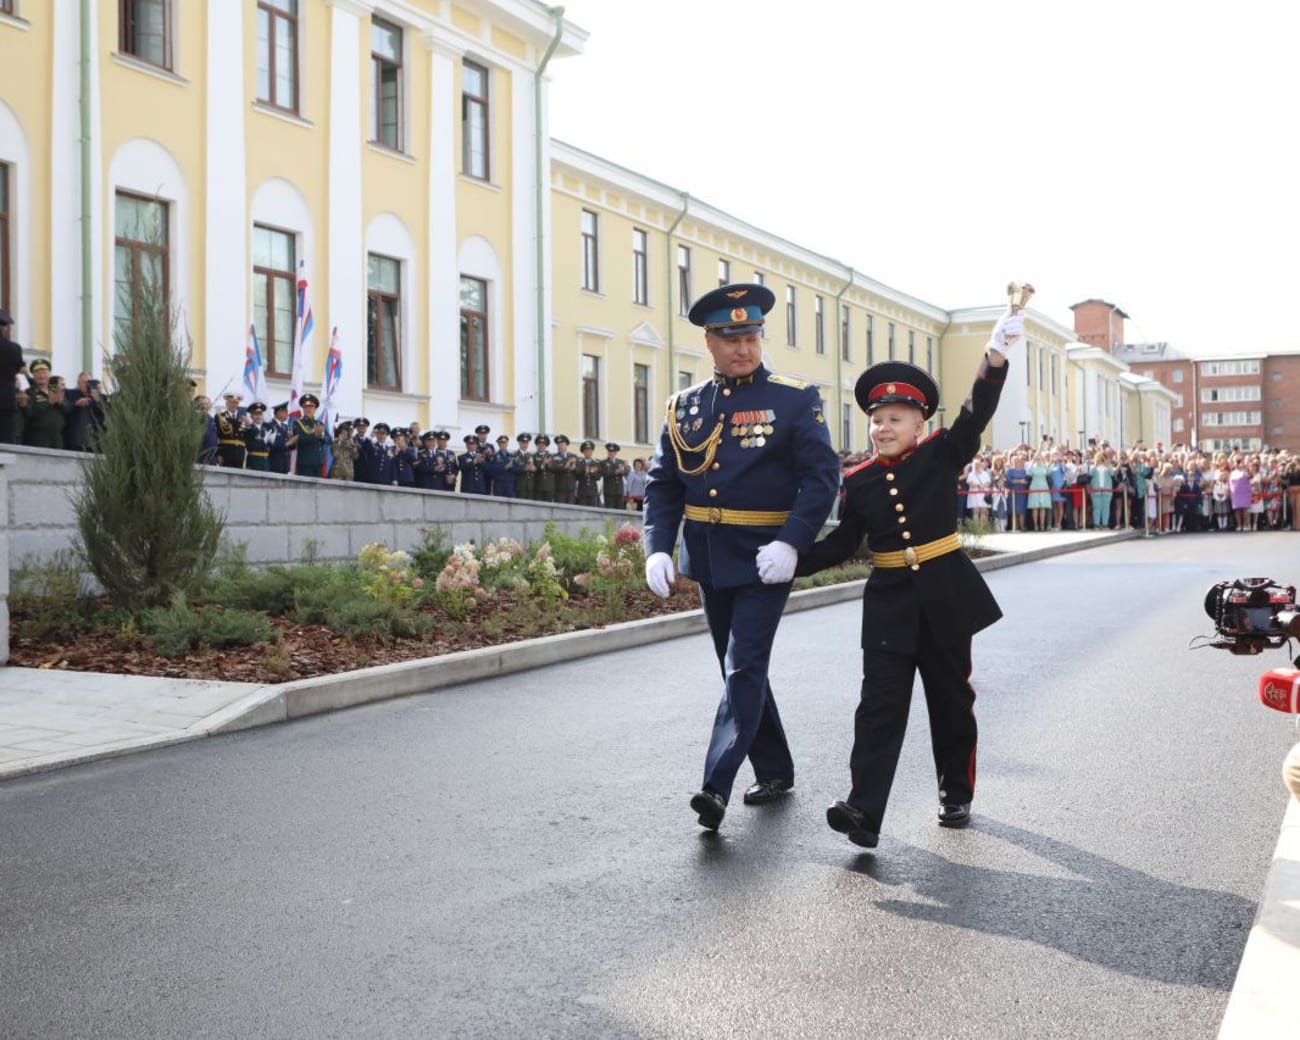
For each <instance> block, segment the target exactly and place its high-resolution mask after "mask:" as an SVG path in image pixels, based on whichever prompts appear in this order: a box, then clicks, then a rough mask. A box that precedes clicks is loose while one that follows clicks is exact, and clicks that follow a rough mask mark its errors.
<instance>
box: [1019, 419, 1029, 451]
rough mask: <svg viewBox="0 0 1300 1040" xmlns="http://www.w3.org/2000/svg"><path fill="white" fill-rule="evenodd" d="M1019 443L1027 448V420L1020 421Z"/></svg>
mask: <svg viewBox="0 0 1300 1040" xmlns="http://www.w3.org/2000/svg"><path fill="white" fill-rule="evenodd" d="M1020 443H1021V444H1023V445H1024V446H1025V447H1026V448H1027V447H1029V420H1028V419H1021V420H1020Z"/></svg>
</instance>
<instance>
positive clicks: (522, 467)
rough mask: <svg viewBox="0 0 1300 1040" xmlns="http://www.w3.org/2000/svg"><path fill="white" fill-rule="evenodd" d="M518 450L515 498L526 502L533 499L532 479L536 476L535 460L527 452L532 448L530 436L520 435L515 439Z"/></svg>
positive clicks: (516, 453)
mask: <svg viewBox="0 0 1300 1040" xmlns="http://www.w3.org/2000/svg"><path fill="white" fill-rule="evenodd" d="M515 443H516V444H518V445H519V450H518V451H517V452H515V455H516V456H517V457H518V459H519V472H517V473H516V474H515V498H518V499H524V500H528V499H531V498H532V497H533V477H534V475H535V474H536V472H537V470H536V462H537V459H536V458H535V457H534V455H533V453H532V452H531V451H530V450H529V448H531V447H532V443H533V437H532V434H528V433H521V434H519V435H518V436H517V437H515Z"/></svg>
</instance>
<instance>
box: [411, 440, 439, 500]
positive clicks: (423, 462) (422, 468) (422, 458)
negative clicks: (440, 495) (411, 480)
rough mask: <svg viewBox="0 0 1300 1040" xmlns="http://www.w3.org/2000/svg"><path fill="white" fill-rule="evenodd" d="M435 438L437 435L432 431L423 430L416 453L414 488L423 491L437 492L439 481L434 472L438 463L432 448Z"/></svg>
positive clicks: (435, 449) (435, 451)
mask: <svg viewBox="0 0 1300 1040" xmlns="http://www.w3.org/2000/svg"><path fill="white" fill-rule="evenodd" d="M436 437H437V434H436V433H435V432H434V431H433V430H425V431H424V432H423V433H422V434H420V448H419V451H417V452H416V457H415V486H416V487H418V488H423V489H424V490H425V491H434V490H439V488H438V485H439V483H440V480H439V476H438V473H437V472H436V471H435V470H434V466H435V465H436V464H437V461H438V450H437V448H435V447H434V440H435V439H436Z"/></svg>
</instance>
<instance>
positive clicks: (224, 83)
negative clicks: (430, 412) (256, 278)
mask: <svg viewBox="0 0 1300 1040" xmlns="http://www.w3.org/2000/svg"><path fill="white" fill-rule="evenodd" d="M243 21H244V11H243V5H242V4H220V3H209V4H208V25H207V50H208V57H207V63H208V68H207V77H208V92H207V121H208V125H207V167H206V170H205V179H206V186H205V189H206V190H205V191H204V214H203V218H204V227H205V232H206V233H205V241H204V245H203V248H204V253H205V256H204V279H203V295H204V310H203V315H204V320H203V349H204V366H205V368H206V369H207V378H206V380H204V382H205V384H206V386H207V392H208V393H209V394H213V393H215V392H216V388H218V387H223V386H232V387H238V386H240V385H241V384H242V383H243V380H244V375H243V371H244V345H245V340H246V338H247V335H248V324H249V318H248V315H249V306H248V293H249V283H250V278H249V270H250V267H249V263H248V239H249V234H250V229H249V227H248V187H247V184H248V168H247V165H246V162H245V146H244V140H245V126H244V112H245V104H246V98H245V95H244V25H243ZM250 403H251V402H250ZM267 403H268V404H269V403H270V402H267Z"/></svg>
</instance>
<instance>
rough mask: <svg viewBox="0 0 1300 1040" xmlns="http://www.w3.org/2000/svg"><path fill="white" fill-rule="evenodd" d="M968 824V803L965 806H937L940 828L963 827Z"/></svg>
mask: <svg viewBox="0 0 1300 1040" xmlns="http://www.w3.org/2000/svg"><path fill="white" fill-rule="evenodd" d="M968 823H970V802H967V803H966V804H965V805H957V804H948V805H941V806H939V826H940V827H965V826H966V824H968Z"/></svg>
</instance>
